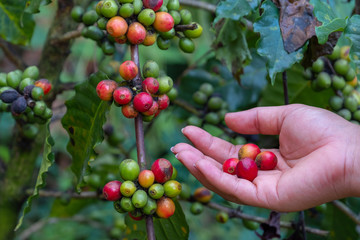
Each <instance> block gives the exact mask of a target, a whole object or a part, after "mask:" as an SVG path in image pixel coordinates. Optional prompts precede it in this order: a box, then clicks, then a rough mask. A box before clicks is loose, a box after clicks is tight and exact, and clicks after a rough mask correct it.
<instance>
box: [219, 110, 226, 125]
mask: <svg viewBox="0 0 360 240" xmlns="http://www.w3.org/2000/svg"><path fill="white" fill-rule="evenodd" d="M227 113H228V111H227V110H226V109H220V111H218V112H217V115H218V116H219V119H220V122H221V121H224V120H225V115H226V114H227Z"/></svg>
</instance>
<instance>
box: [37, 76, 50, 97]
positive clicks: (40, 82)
mask: <svg viewBox="0 0 360 240" xmlns="http://www.w3.org/2000/svg"><path fill="white" fill-rule="evenodd" d="M34 85H35V86H36V87H40V88H42V90H44V95H46V94H48V93H49V92H50V91H51V88H52V85H51V83H50V82H49V80H47V79H39V80H37V81H36V82H35V84H34Z"/></svg>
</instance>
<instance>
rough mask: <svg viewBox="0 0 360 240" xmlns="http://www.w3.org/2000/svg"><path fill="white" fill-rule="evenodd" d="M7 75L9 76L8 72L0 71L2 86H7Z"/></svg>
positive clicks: (0, 83) (0, 85)
mask: <svg viewBox="0 0 360 240" xmlns="http://www.w3.org/2000/svg"><path fill="white" fill-rule="evenodd" d="M6 76H7V75H6V73H0V87H6V86H7V82H6Z"/></svg>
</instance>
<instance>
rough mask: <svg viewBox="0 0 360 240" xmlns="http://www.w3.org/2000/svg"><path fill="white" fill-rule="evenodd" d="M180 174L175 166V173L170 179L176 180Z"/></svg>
mask: <svg viewBox="0 0 360 240" xmlns="http://www.w3.org/2000/svg"><path fill="white" fill-rule="evenodd" d="M177 175H178V171H177V170H176V168H175V167H174V166H173V173H172V175H171V178H170V180H175V179H176V178H177Z"/></svg>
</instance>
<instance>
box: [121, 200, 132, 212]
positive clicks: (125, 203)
mask: <svg viewBox="0 0 360 240" xmlns="http://www.w3.org/2000/svg"><path fill="white" fill-rule="evenodd" d="M120 206H121V208H122V209H123V210H125V211H126V212H131V211H134V210H135V206H134V204H133V203H132V201H131V198H127V197H122V198H121V201H120Z"/></svg>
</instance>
